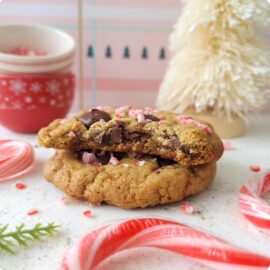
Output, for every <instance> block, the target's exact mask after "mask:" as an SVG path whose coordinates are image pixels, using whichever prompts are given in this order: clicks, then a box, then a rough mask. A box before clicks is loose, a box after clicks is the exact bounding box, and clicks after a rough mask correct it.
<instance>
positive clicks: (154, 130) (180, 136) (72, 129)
mask: <svg viewBox="0 0 270 270" xmlns="http://www.w3.org/2000/svg"><path fill="white" fill-rule="evenodd" d="M38 137H39V142H40V144H41V145H42V146H45V147H49V148H56V149H66V150H70V149H89V148H93V149H100V150H104V151H113V152H137V153H144V154H150V155H158V156H161V157H163V158H166V159H172V160H175V161H177V162H178V163H180V164H183V165H199V164H206V163H211V162H215V161H217V160H218V159H219V158H220V157H221V155H222V153H223V144H222V142H221V140H220V138H219V137H218V136H217V134H216V133H215V131H214V130H213V128H212V126H211V125H210V124H207V123H205V122H201V121H198V120H196V119H194V118H191V117H189V116H186V115H180V114H177V113H172V112H157V111H155V110H152V109H149V108H146V109H143V110H138V109H132V108H131V107H128V106H126V107H121V108H118V109H113V108H110V107H98V108H95V109H91V110H87V111H86V110H85V111H82V112H80V113H79V114H78V115H76V116H74V117H71V118H69V119H62V120H61V119H58V120H55V121H53V122H52V123H51V124H49V126H47V127H45V128H42V129H41V130H40V131H39V134H38Z"/></svg>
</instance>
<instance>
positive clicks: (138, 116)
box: [137, 113, 145, 123]
mask: <svg viewBox="0 0 270 270" xmlns="http://www.w3.org/2000/svg"><path fill="white" fill-rule="evenodd" d="M137 121H138V123H144V122H145V116H144V115H143V114H142V113H140V114H138V115H137Z"/></svg>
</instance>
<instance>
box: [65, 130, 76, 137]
mask: <svg viewBox="0 0 270 270" xmlns="http://www.w3.org/2000/svg"><path fill="white" fill-rule="evenodd" d="M67 136H68V137H69V138H75V137H76V134H75V133H74V131H72V130H71V131H70V132H69V133H68V134H67Z"/></svg>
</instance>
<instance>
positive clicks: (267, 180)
mask: <svg viewBox="0 0 270 270" xmlns="http://www.w3.org/2000/svg"><path fill="white" fill-rule="evenodd" d="M268 191H270V170H267V171H265V172H263V173H260V174H255V175H254V176H253V177H252V178H251V179H250V180H249V181H248V182H247V183H246V184H245V185H244V186H243V187H242V188H241V190H240V195H239V207H240V211H241V212H242V214H243V215H244V216H245V217H246V218H247V219H248V220H249V221H250V222H252V223H253V224H254V225H255V226H256V227H257V228H258V229H260V230H263V231H264V232H267V233H270V205H269V204H267V202H266V201H264V200H263V199H262V197H263V196H264V195H265V194H266V193H267V192H268Z"/></svg>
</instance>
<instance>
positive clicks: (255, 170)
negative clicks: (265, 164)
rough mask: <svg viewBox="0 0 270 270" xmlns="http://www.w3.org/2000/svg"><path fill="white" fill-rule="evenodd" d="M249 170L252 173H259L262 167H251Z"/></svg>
mask: <svg viewBox="0 0 270 270" xmlns="http://www.w3.org/2000/svg"><path fill="white" fill-rule="evenodd" d="M249 168H250V170H251V171H252V172H259V171H260V170H261V168H260V166H258V165H251V166H250V167H249Z"/></svg>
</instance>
